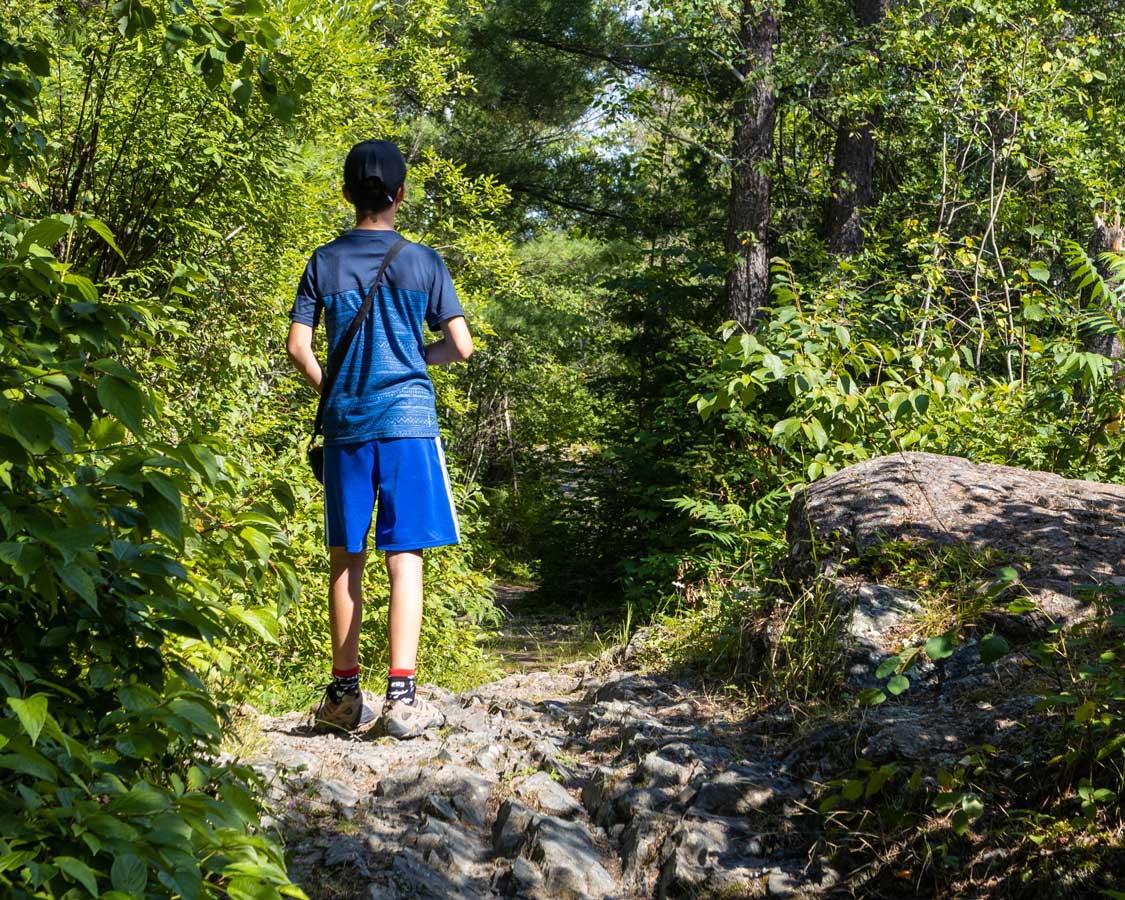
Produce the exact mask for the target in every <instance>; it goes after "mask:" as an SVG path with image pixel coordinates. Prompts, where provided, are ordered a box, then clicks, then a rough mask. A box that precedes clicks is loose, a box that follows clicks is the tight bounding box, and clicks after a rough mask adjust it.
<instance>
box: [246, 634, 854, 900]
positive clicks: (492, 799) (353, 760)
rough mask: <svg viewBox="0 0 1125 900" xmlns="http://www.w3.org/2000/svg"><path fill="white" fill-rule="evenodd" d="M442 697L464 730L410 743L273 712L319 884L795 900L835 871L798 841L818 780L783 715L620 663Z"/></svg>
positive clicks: (452, 728)
mask: <svg viewBox="0 0 1125 900" xmlns="http://www.w3.org/2000/svg"><path fill="white" fill-rule="evenodd" d="M618 655H619V656H620V655H621V654H620V653H619V654H618ZM432 696H433V697H434V699H435V700H437V701H438V702H440V703H441V705H442V707H443V708H444V710H445V714H446V718H447V722H446V726H445V727H444V728H443V729H440V730H438V731H435V732H434V733H432V734H428V735H426V736H425V737H422V738H418V739H415V740H411V741H402V742H396V741H394V740H393V739H391V738H386V737H379V736H378V734H377V733H373V732H372V733H368V734H365V735H359V736H356V737H354V738H340V737H335V736H313V735H310V734H308V733H307V730H306V722H305V718H306V717H305V716H303V715H301V714H298V713H293V714H290V715H287V716H283V717H279V718H269V717H262V718H261V720H260V725H261V728H262V732H263V735H264V737H265V744H266V747H265V749H264V750H263V751H262V752H260V753H259V754H258V759H257V760H256V761H255V763H254V765H255V767H256V768H258V770H259V771H261V772H262V773H264V774H265V775H266V776H267V778H268V779H269V780H270V806H271V807H272V808H273V809H275V810H277V814H276V817H275V820H274V821H273V822H271V823H268V824H270V825H273V826H275V827H277V828H278V829H279V830H280V831H281V833H282V834H283V835H284V838H285V841H286V844H287V846H288V847H289V848H290V854H291V859H292V866H291V874H292V875H293V876H294V878H295V879H296V880H297V881H298V883H300V884H302V885H303V886H304V887H305V889H306V890H307V891H308V893H309V894H310V896H312V897H314V898H345V897H349V898H350V897H355V898H371V900H396V898H403V900H405V898H415V897H417V898H429V897H442V898H462V897H463V898H477V897H543V898H547V897H550V898H566V897H571V898H586V897H596V898H607V897H613V898H632V897H652V896H657V897H667V896H683V895H693V896H694V895H701V894H709V895H722V896H794V895H795V894H797V893H798V892H799V891H800V889H801V888H802V887H813V886H815V885H817V884H820V883H822V882H825V883H826V882H827V881H830V880H831V879H832V878H833V873H831V872H830V871H827V870H822V869H820V868H819V867H818V866H817V865H815V861H814V865H812V866H810V862H809V859H808V856H807V850H806V849H805V848H804V846H803V844H804V842H803V841H794V840H792V836H791V835H790V834H789V833H788V828H787V825H786V823H787V821H788V819H789V817H790V815H792V814H793V813H794V812H795V811H796V808H797V807H798V806H799V804H800V803H801V799H802V796H803V795H804V793H805V789H804V788H803V787H802V786H801V783H800V781H799V780H798V779H796V778H795V777H793V775H792V773H790V772H789V771H788V768H787V765H786V763H785V760H784V758H783V757H782V756H777V755H774V754H771V753H770V752H768V748H769V747H770V744H771V738H770V733H771V732H772V731H775V730H776V729H777V726H778V723H774V722H771V721H769V719H768V718H765V719H761V718H759V719H757V720H755V723H754V727H753V728H747V727H746V723H745V722H743V721H741V719H740V717H739V716H738V713H737V711H736V710H734V709H732V708H729V707H727V708H724V706H723V705H722V704H720V703H716V702H714V701H713V700H710V699H708V698H706V697H705V696H703V695H701V694H699V693H698V692H697V691H695V690H693V689H692V688H691V687H690V686H689V685H686V684H683V683H678V682H675V681H672V680H669V679H664V678H659V677H651V676H645V675H640V674H637V673H635V672H631V671H628V670H626V669H621V668H616V667H613V666H610V665H607V664H606V663H605V661H604V660H603V661H601V662H595V663H590V662H586V663H575V664H571V665H567V666H564V667H562V668H560V669H557V670H555V671H547V672H531V673H526V674H513V675H509V676H508V677H506V678H504V679H502V680H500V681H497V682H495V683H492V684H489V685H486V686H484V687H482V688H479V689H477V690H474V691H471V692H468V693H465V694H462V695H459V696H455V695H452V694H449V693H447V692H443V691H441V690H438V689H434V690H433V692H432ZM778 749H779V750H780V749H782V748H780V746H779V748H778ZM763 751H767V752H763Z"/></svg>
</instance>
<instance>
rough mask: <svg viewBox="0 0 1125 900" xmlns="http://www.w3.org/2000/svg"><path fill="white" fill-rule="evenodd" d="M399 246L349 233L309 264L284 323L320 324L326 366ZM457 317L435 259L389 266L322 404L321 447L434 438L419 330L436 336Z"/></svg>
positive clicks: (444, 272) (414, 256)
mask: <svg viewBox="0 0 1125 900" xmlns="http://www.w3.org/2000/svg"><path fill="white" fill-rule="evenodd" d="M399 237H400V235H399V234H398V233H397V232H395V231H384V230H376V229H364V228H353V229H352V230H351V231H347V232H345V233H344V234H342V235H340V236H339V237H338V238H336V240H334V241H331V242H329V243H327V244H325V245H324V246H322V247H318V248H317V249H316V250H315V251H314V253H313V255H312V257H311V258H310V259H309V262H308V265H306V266H305V273H304V275H302V276H301V283H300V284H299V285H298V287H297V296H296V299H295V300H294V301H293V308H292V309H291V310H290V311H289V318H290V319H291V320H292V321H294V322H301V323H303V324H305V325H310V326H312V327H313V328H315V327H316V325H317V323H318V322H319V321H320V319H321V316H322V315H323V317H324V326H325V329H326V331H327V333H328V357H329V358H331V356H332V353H333V351H334V349H335V347H336V342H337V341H338V340H340V338H342V337H343V336H344V333H345V332H346V331H347V330H348V326H349V325H350V324H351V321H352V319H354V318H355V314H356V313H357V312H358V311H359V308H360V306H362V305H363V298H364V297H366V296H367V292H368V290H370V289H371V283H372V282H373V281H374V280H375V275H376V273H377V272H378V271H379V264H380V263H382V261H383V256H384V255H385V254H386V252H387V251H388V250H389V249H390V248H391V246H392V245H393V244H394V243H395V242H396V241H398V239H399ZM460 315H464V312H463V311H462V309H461V304H460V302H459V301H458V299H457V292H456V291H455V290H454V288H453V281H452V279H451V278H450V277H449V270H448V269H447V268H446V267H445V262H444V261H443V260H442V258H441V256H440V255H439V254H438V253H437V251H436V250H431V249H430V248H429V247H427V246H425V245H424V244H411V245H409V246H406V247H403V248H402V249H401V250H400V251H399V253H398V255H397V256H396V257H395V258H394V259H393V260H391V263H390V265H389V266H387V271H386V272H385V273H384V274H383V281H382V284H380V285H379V292H378V295H377V296H376V297H375V302H374V305H373V306H372V309H371V314H370V315H369V316H368V317H367V320H366V321H365V322H364V323H363V326H362V327H361V328H360V330H359V332H358V333H357V334H356V336H355V339H354V340H353V341H352V345H351V347H350V349H349V350H348V355H347V356H346V357H344V364H343V365H342V366H341V367H340V374H339V376H338V377H337V378H336V383H335V385H334V386H333V388H332V392H331V393H330V394H329V395H328V400H327V401H326V402H325V409H324V442H325V443H326V444H351V443H358V442H361V441H369V440H374V439H375V438H390V437H436V436H437V435H438V423H437V414H436V413H435V411H434V387H433V384H432V383H431V382H430V376H429V375H428V374H427V373H426V359H425V355H424V354H425V343H424V339H423V336H422V323H423V321H424V322H425V323H426V324H427V325H429V327H430V329H431V330H433V331H437V330H438V326H439V325H440V324H441V323H442V322H444V321H445V320H446V319H452V318H453V317H454V316H460Z"/></svg>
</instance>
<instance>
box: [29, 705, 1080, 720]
mask: <svg viewBox="0 0 1125 900" xmlns="http://www.w3.org/2000/svg"><path fill="white" fill-rule="evenodd" d="M9 702H10V701H9ZM1097 711H1098V707H1097V704H1096V703H1094V701H1093V700H1087V701H1086V702H1085V703H1083V704H1082V705H1081V706H1079V707H1078V709H1076V710H1075V711H1074V721H1075V722H1077V723H1078V724H1079V725H1085V724H1086V723H1087V722H1089V721H1090V720H1091V719H1092V718H1094V713H1096V712H1097Z"/></svg>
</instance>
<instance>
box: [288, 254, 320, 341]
mask: <svg viewBox="0 0 1125 900" xmlns="http://www.w3.org/2000/svg"><path fill="white" fill-rule="evenodd" d="M321 305H322V304H321V302H320V292H319V291H318V290H317V288H316V256H315V255H314V256H312V257H310V258H309V261H308V263H307V264H306V265H305V271H304V274H302V275H301V280H300V282H299V283H298V284H297V296H296V297H294V298H293V306H292V308H291V309H290V310H289V319H290V321H292V322H300V323H301V324H302V325H309V326H311V327H313V328H315V327H316V324H317V322H319V321H320V310H321Z"/></svg>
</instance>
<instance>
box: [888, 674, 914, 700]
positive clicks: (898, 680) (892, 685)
mask: <svg viewBox="0 0 1125 900" xmlns="http://www.w3.org/2000/svg"><path fill="white" fill-rule="evenodd" d="M909 687H910V679H909V678H907V677H906V676H905V675H895V676H894V678H892V679H891V680H890V681H888V682H887V690H888V691H890V692H891V693H892V694H894V695H895V696H896V697H897V696H898V695H899V694H901V693H902V692H903V691H905V690H906V689H907V688H909Z"/></svg>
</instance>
